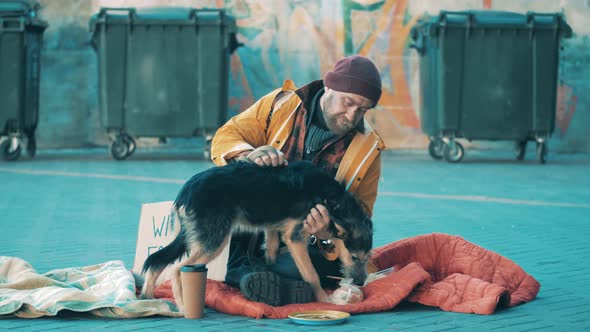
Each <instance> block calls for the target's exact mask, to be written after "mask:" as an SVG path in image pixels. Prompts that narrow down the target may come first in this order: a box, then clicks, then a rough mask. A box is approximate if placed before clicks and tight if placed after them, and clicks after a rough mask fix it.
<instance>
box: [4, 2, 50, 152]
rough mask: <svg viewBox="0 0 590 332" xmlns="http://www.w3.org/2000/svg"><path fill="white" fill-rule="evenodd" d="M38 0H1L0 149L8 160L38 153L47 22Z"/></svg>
mask: <svg viewBox="0 0 590 332" xmlns="http://www.w3.org/2000/svg"><path fill="white" fill-rule="evenodd" d="M38 9H39V3H38V2H36V1H24V0H23V1H2V2H0V148H1V150H2V157H3V158H4V159H5V160H9V161H13V160H17V159H18V158H19V157H20V154H21V149H22V145H23V141H24V139H25V138H26V142H27V152H28V154H29V155H30V156H31V157H32V156H34V155H35V152H36V149H37V143H36V139H35V130H36V129H37V122H38V119H39V75H40V67H41V46H42V41H43V32H44V31H45V29H46V28H47V23H46V22H44V21H42V20H40V19H39V18H37V10H38Z"/></svg>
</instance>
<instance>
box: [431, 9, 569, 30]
mask: <svg viewBox="0 0 590 332" xmlns="http://www.w3.org/2000/svg"><path fill="white" fill-rule="evenodd" d="M434 20H435V21H438V22H439V23H443V22H444V23H447V24H459V25H464V24H473V25H479V26H513V27H529V26H530V25H531V24H533V25H535V27H543V26H551V27H554V26H561V25H562V23H563V20H562V16H561V14H560V13H535V12H527V13H526V14H521V13H514V12H508V11H495V10H469V11H458V12H454V11H441V12H440V14H439V15H438V17H437V18H434Z"/></svg>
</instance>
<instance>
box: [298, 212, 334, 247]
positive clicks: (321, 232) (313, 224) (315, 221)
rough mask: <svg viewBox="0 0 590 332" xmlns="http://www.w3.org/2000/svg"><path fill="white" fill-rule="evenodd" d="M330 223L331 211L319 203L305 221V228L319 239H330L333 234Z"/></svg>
mask: <svg viewBox="0 0 590 332" xmlns="http://www.w3.org/2000/svg"><path fill="white" fill-rule="evenodd" d="M329 225H330V212H328V209H327V208H326V207H325V206H323V205H322V204H317V205H316V206H315V207H313V208H311V211H310V212H309V214H308V215H307V217H306V218H305V220H304V221H303V229H305V231H306V232H307V233H309V234H312V235H315V237H317V238H318V239H322V240H325V239H329V238H330V237H332V234H330V232H329V231H328V226H329Z"/></svg>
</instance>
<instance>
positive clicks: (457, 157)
mask: <svg viewBox="0 0 590 332" xmlns="http://www.w3.org/2000/svg"><path fill="white" fill-rule="evenodd" d="M454 145H455V148H454V149H453V148H451V145H450V144H445V146H444V149H443V154H444V157H445V160H446V161H448V162H450V163H458V162H460V161H461V159H463V155H464V153H465V150H464V149H463V145H461V143H459V142H454Z"/></svg>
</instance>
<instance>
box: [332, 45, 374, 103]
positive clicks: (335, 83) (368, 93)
mask: <svg viewBox="0 0 590 332" xmlns="http://www.w3.org/2000/svg"><path fill="white" fill-rule="evenodd" d="M324 84H325V85H326V86H327V87H328V88H330V89H332V90H336V91H340V92H350V93H354V94H357V95H361V96H363V97H366V98H368V99H369V100H371V101H373V102H374V104H375V105H377V102H378V101H379V98H381V75H379V70H378V69H377V67H375V64H373V62H372V61H371V60H369V59H368V58H365V57H362V56H360V55H353V56H349V57H346V58H344V59H340V60H338V62H336V65H335V66H334V70H333V71H330V72H328V73H327V74H326V78H325V79H324Z"/></svg>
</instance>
